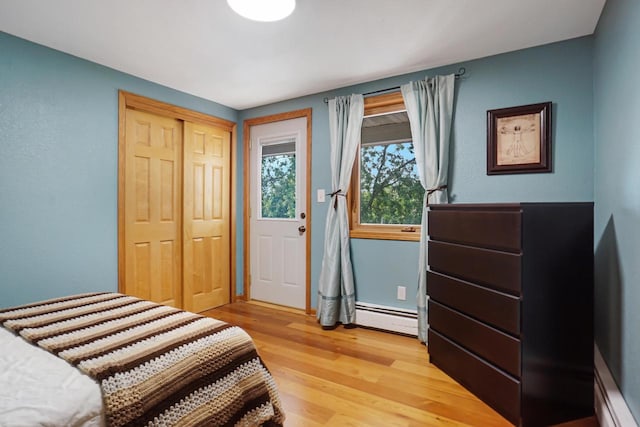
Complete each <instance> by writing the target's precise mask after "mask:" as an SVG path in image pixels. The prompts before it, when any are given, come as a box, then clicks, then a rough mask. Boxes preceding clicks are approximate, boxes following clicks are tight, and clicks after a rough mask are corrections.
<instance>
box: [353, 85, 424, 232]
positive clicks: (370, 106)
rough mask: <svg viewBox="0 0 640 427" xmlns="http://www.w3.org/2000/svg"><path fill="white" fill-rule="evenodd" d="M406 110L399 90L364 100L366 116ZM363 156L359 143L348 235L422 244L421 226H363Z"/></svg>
mask: <svg viewBox="0 0 640 427" xmlns="http://www.w3.org/2000/svg"><path fill="white" fill-rule="evenodd" d="M398 111H406V107H405V105H404V99H403V98H402V93H401V92H400V91H397V92H391V93H385V94H382V95H376V96H370V97H367V98H365V100H364V115H365V116H370V115H374V114H385V113H394V112H398ZM360 153H361V145H360V144H358V150H357V153H356V158H355V161H354V164H353V172H352V173H351V183H350V184H349V192H348V193H347V204H348V208H349V236H350V237H351V238H355V239H376V240H404V241H414V242H417V241H420V232H421V228H422V227H421V226H420V225H419V224H418V225H400V224H362V223H360V215H359V213H360V209H359V207H360Z"/></svg>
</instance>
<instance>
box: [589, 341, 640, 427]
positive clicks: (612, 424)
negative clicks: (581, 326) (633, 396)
mask: <svg viewBox="0 0 640 427" xmlns="http://www.w3.org/2000/svg"><path fill="white" fill-rule="evenodd" d="M594 353H595V354H594V356H595V357H594V362H595V371H596V372H595V374H596V375H595V376H596V381H595V407H596V408H595V409H596V416H597V417H598V422H599V423H600V426H601V427H637V426H638V424H637V423H636V421H635V419H634V418H633V415H632V414H631V411H630V410H629V407H628V406H627V403H626V402H625V400H624V397H623V396H622V393H620V390H619V389H618V386H617V385H616V383H615V381H614V379H613V376H612V375H611V372H610V371H609V367H608V366H607V364H606V363H605V362H604V359H603V358H602V355H601V354H600V350H599V349H598V346H595V348H594Z"/></svg>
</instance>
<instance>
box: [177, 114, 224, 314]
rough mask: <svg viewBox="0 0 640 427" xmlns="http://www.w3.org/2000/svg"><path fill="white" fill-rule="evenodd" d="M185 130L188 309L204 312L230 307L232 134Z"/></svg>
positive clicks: (195, 127) (195, 126)
mask: <svg viewBox="0 0 640 427" xmlns="http://www.w3.org/2000/svg"><path fill="white" fill-rule="evenodd" d="M184 127H185V132H184V135H185V138H184V144H185V150H184V234H183V241H184V249H183V250H184V263H183V269H184V270H183V271H184V274H183V277H184V279H183V280H184V305H185V309H187V310H190V311H195V312H201V311H204V310H207V309H210V308H213V307H217V306H219V305H223V304H226V303H228V302H229V296H230V295H229V294H230V290H229V283H230V282H229V281H230V259H229V258H230V252H231V246H230V168H231V161H230V160H231V134H230V132H228V131H225V130H222V129H219V128H216V127H213V126H208V125H201V124H194V123H189V122H185V123H184Z"/></svg>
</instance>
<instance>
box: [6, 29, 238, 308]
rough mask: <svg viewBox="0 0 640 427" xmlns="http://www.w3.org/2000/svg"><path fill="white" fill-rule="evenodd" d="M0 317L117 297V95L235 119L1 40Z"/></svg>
mask: <svg viewBox="0 0 640 427" xmlns="http://www.w3.org/2000/svg"><path fill="white" fill-rule="evenodd" d="M0 52H1V53H0V148H1V150H0V152H1V155H0V307H3V306H10V305H15V304H21V303H26V302H30V301H35V300H40V299H43V298H48V297H55V296H61V295H65V294H70V293H74V292H90V291H96V290H98V291H104V290H108V291H115V290H116V289H117V273H118V268H117V259H118V258H117V185H118V179H117V176H118V175H117V172H118V166H117V158H118V89H124V90H126V91H129V92H133V93H137V94H140V95H144V96H147V97H150V98H154V99H158V100H161V101H164V102H168V103H171V104H175V105H179V106H182V107H186V108H190V109H193V110H197V111H200V112H203V113H207V114H211V115H214V116H218V117H221V118H224V119H228V120H231V121H236V120H237V112H236V111H235V110H233V109H230V108H227V107H224V106H222V105H219V104H216V103H213V102H210V101H206V100H204V99H200V98H196V97H194V96H190V95H187V94H185V93H182V92H178V91H175V90H172V89H169V88H166V87H163V86H160V85H157V84H154V83H150V82H148V81H145V80H142V79H138V78H135V77H132V76H130V75H127V74H123V73H120V72H118V71H115V70H112V69H109V68H106V67H103V66H100V65H97V64H94V63H91V62H88V61H85V60H82V59H79V58H76V57H73V56H70V55H66V54H63V53H60V52H58V51H55V50H52V49H49V48H45V47H43V46H40V45H36V44H33V43H30V42H27V41H25V40H22V39H18V38H15V37H12V36H10V35H8V34H6V33H1V32H0Z"/></svg>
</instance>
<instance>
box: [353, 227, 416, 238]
mask: <svg viewBox="0 0 640 427" xmlns="http://www.w3.org/2000/svg"><path fill="white" fill-rule="evenodd" d="M349 237H351V238H352V239H375V240H403V241H408V242H419V241H420V228H419V227H417V228H416V229H415V231H411V232H405V231H400V229H399V228H398V229H394V230H380V229H377V228H376V229H364V228H360V229H355V230H351V231H350V232H349Z"/></svg>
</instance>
